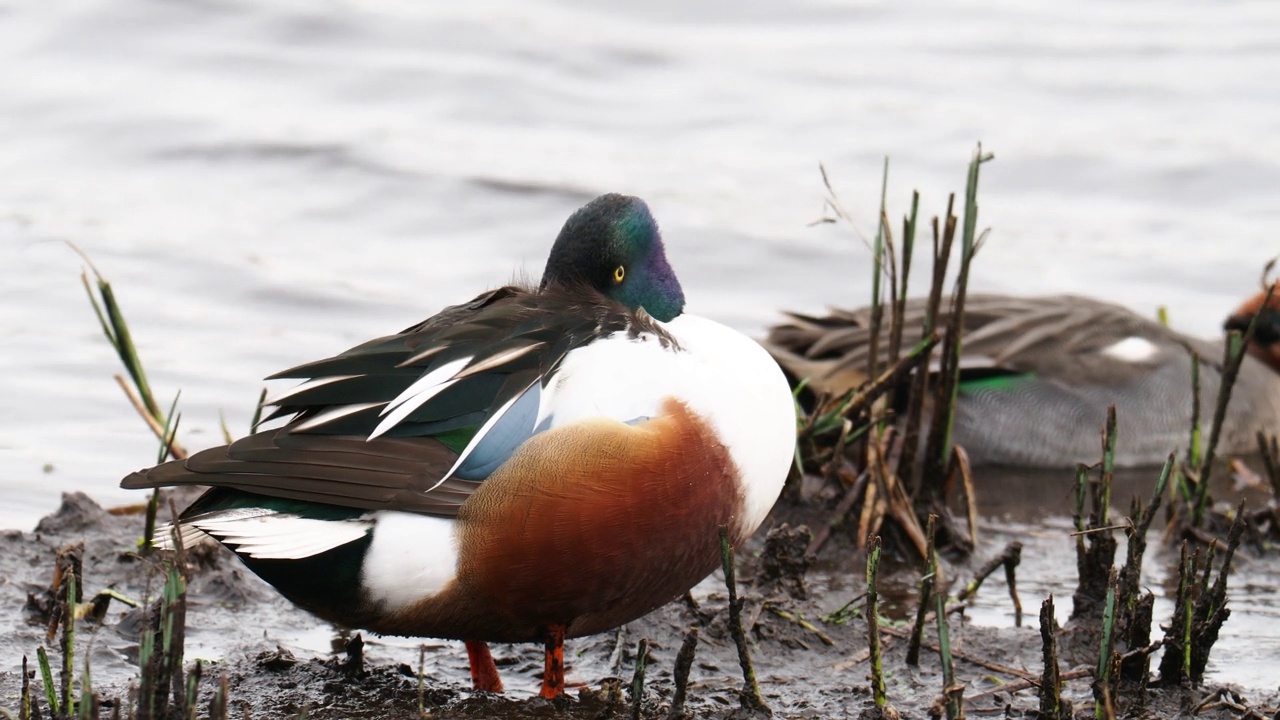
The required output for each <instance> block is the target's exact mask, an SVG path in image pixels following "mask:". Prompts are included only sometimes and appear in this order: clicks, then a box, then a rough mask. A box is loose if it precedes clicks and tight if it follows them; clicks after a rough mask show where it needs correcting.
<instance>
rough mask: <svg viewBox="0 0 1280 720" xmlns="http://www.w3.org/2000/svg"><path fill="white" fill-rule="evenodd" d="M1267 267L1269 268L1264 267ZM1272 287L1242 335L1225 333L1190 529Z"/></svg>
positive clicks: (1199, 517)
mask: <svg viewBox="0 0 1280 720" xmlns="http://www.w3.org/2000/svg"><path fill="white" fill-rule="evenodd" d="M1268 267H1270V266H1268ZM1275 289H1276V286H1275V284H1271V285H1268V286H1267V292H1266V296H1265V297H1264V298H1263V301H1262V304H1260V305H1259V306H1258V309H1257V310H1256V311H1254V314H1253V317H1252V318H1250V319H1249V326H1248V327H1247V328H1245V331H1244V333H1243V334H1241V333H1240V331H1239V330H1231V331H1230V332H1228V333H1227V342H1226V344H1225V346H1224V347H1223V358H1222V377H1221V379H1220V381H1219V385H1218V398H1217V403H1216V404H1215V405H1214V409H1213V427H1212V429H1211V430H1210V431H1209V444H1208V446H1207V447H1206V448H1205V452H1204V459H1203V461H1202V462H1201V463H1200V464H1199V465H1197V466H1195V469H1196V471H1197V472H1196V496H1195V506H1194V509H1193V510H1192V515H1191V526H1192V527H1193V528H1199V527H1200V526H1201V525H1202V524H1203V522H1204V509H1205V506H1206V505H1207V504H1208V501H1209V478H1210V476H1211V475H1212V474H1213V460H1214V455H1215V453H1216V452H1217V450H1218V439H1219V437H1220V436H1221V435H1222V421H1223V419H1224V418H1225V417H1226V415H1227V403H1228V402H1230V400H1231V391H1232V390H1233V389H1234V388H1235V384H1236V378H1237V377H1239V375H1240V365H1241V364H1242V363H1244V356H1245V350H1246V348H1247V347H1248V346H1249V343H1251V342H1253V336H1254V333H1255V332H1256V331H1257V328H1258V316H1259V315H1261V314H1262V311H1263V310H1264V309H1265V308H1267V307H1268V306H1270V304H1271V296H1272V294H1273V293H1274V292H1275Z"/></svg>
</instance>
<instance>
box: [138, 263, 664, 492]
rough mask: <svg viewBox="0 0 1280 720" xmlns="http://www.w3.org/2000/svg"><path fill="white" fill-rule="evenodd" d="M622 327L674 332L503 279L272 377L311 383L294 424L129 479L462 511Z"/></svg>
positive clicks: (300, 390) (278, 402)
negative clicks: (593, 350)
mask: <svg viewBox="0 0 1280 720" xmlns="http://www.w3.org/2000/svg"><path fill="white" fill-rule="evenodd" d="M623 331H627V332H633V333H639V332H652V333H655V334H657V335H658V336H659V337H662V338H666V335H665V333H664V332H663V331H662V330H661V329H660V328H659V327H658V326H657V325H655V324H654V323H653V322H652V321H651V320H649V319H648V317H647V316H645V315H644V314H643V313H639V314H637V313H633V312H631V311H629V310H628V309H626V308H625V307H623V306H622V305H619V304H617V303H613V302H611V301H608V300H607V299H605V298H603V297H602V296H599V295H592V296H585V295H582V294H571V293H561V292H557V291H554V290H553V291H550V292H547V291H543V292H534V291H531V290H526V289H523V288H517V287H504V288H500V289H498V290H494V291H492V292H489V293H485V294H483V295H480V296H479V297H477V298H475V299H474V300H472V301H470V302H468V303H464V304H462V305H455V306H453V307H450V308H447V309H445V310H444V311H442V312H441V313H439V314H437V315H435V316H433V317H432V318H430V319H428V320H426V321H425V322H423V323H421V324H418V325H415V326H413V327H410V328H408V329H406V330H404V331H403V332H400V333H398V334H396V335H391V336H388V337H383V338H378V339H375V340H371V341H369V342H366V343H363V344H361V345H358V346H356V347H354V348H351V349H350V350H347V351H346V352H343V353H340V354H338V355H335V356H333V357H331V358H326V359H324V360H319V361H316V362H312V363H307V364H305V365H300V366H298V367H295V368H292V369H290V370H286V371H284V372H282V373H278V374H276V375H274V376H272V377H273V378H297V379H302V380H305V382H303V383H302V384H301V385H299V386H298V387H296V388H294V389H293V390H290V391H287V392H285V393H283V394H281V395H280V396H278V398H277V399H275V400H274V402H273V403H272V404H274V405H275V406H276V408H277V409H276V411H275V412H274V413H273V414H272V417H281V416H292V419H291V420H290V421H289V423H288V424H287V425H285V426H284V427H282V428H278V429H273V430H266V431H261V432H257V433H254V434H253V435H250V436H248V437H245V438H242V439H240V440H238V441H236V442H234V443H231V444H230V445H227V446H223V447H217V448H212V449H209V450H205V451H203V452H200V453H197V454H195V455H193V456H191V457H190V458H188V459H186V460H181V461H173V462H169V463H165V464H163V465H159V466H157V467H155V468H151V469H149V470H143V471H140V472H137V473H133V474H131V475H129V476H128V477H126V478H125V479H124V480H123V481H122V483H121V485H122V486H123V487H126V488H149V487H160V486H166V485H211V486H215V487H227V488H235V489H238V490H243V491H246V492H252V493H257V494H261V495H267V496H272V497H279V498H288V499H292V500H304V501H310V502H318V503H325V504H331V505H340V506H345V507H351V508H360V509H370V510H374V509H394V510H403V511H408V512H419V513H427V514H434V515H454V514H456V513H457V509H458V507H459V506H460V505H461V504H462V502H463V501H465V500H466V498H467V497H468V496H469V495H470V494H471V492H472V491H473V490H474V488H475V487H476V486H477V485H478V483H479V481H481V480H483V476H484V475H486V474H487V471H488V470H489V469H491V468H492V467H493V466H494V463H495V461H496V460H498V461H500V460H501V459H502V457H503V453H509V452H510V451H512V450H514V448H515V447H516V446H518V444H519V442H521V441H522V439H523V438H526V437H528V436H529V435H531V434H532V433H534V432H536V431H537V429H535V428H534V427H533V415H536V413H530V412H528V409H529V406H530V404H532V406H533V407H534V408H535V409H536V400H537V393H538V392H540V389H541V386H542V384H543V383H544V382H545V380H546V378H548V376H549V375H550V374H551V373H553V372H554V371H555V370H556V368H557V367H558V366H559V365H560V363H561V362H562V361H563V360H564V358H565V356H566V355H567V354H568V353H569V352H570V351H572V350H573V349H575V348H578V347H581V346H583V345H585V344H587V343H589V342H590V341H591V340H593V339H595V338H598V337H602V336H607V335H610V334H613V333H616V332H623ZM666 339H667V340H669V338H666ZM521 400H524V401H525V402H519V401H521ZM513 407H514V408H518V409H519V411H517V412H509V410H511V409H512V408H513ZM397 408H399V410H398V413H399V415H400V416H401V417H399V418H398V419H397V417H396V414H397ZM471 458H474V461H473V462H472V464H471V465H468V460H469V459H471ZM495 459H496V460H495Z"/></svg>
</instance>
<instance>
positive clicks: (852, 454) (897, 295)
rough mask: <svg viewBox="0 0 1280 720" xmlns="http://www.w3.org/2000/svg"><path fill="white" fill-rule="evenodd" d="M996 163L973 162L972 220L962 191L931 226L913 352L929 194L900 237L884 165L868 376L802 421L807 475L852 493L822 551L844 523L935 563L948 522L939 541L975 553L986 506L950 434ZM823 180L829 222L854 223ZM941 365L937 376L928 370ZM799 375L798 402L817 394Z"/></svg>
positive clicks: (818, 540)
mask: <svg viewBox="0 0 1280 720" xmlns="http://www.w3.org/2000/svg"><path fill="white" fill-rule="evenodd" d="M992 157H993V156H992V155H990V154H989V153H985V152H983V150H982V147H981V146H980V145H979V146H978V148H977V150H976V151H975V153H974V155H973V157H972V159H971V160H970V162H969V168H968V174H967V182H966V187H965V194H964V200H963V207H962V213H963V215H962V218H959V217H957V216H956V214H955V208H956V198H955V196H954V195H952V196H951V197H950V198H949V199H948V202H947V206H946V210H945V212H944V214H943V215H941V216H939V217H934V218H933V219H932V221H931V222H930V223H929V229H930V232H931V239H932V246H931V249H932V252H931V254H930V258H929V259H931V260H932V274H931V277H930V285H929V295H928V302H927V308H926V311H925V313H924V315H923V319H922V323H923V326H922V327H921V332H920V335H919V336H920V337H921V338H922V340H921V341H920V342H919V343H917V344H916V345H915V346H913V347H910V348H903V347H902V345H903V338H904V336H905V332H904V331H905V328H906V323H907V318H906V304H907V296H908V292H909V289H910V286H911V269H912V266H913V263H915V262H916V255H917V242H918V240H917V234H918V231H919V226H920V215H919V206H920V196H919V193H918V192H917V193H913V194H912V198H911V209H910V212H909V213H908V214H907V215H906V216H905V217H904V218H903V220H902V224H901V234H900V236H899V239H898V240H897V241H895V238H894V233H893V230H892V224H891V222H890V220H889V216H888V213H887V210H886V209H885V195H886V187H887V184H888V168H889V165H888V161H887V160H886V161H885V166H884V178H883V182H882V189H881V202H880V213H879V222H878V224H877V228H876V235H875V239H874V241H873V243H872V253H873V264H872V270H871V272H872V293H871V305H870V309H869V314H868V330H867V336H868V342H869V347H868V349H867V352H866V362H865V366H864V367H850V368H846V369H845V370H847V372H848V373H849V374H851V375H853V376H859V377H862V378H863V380H864V381H863V382H862V383H861V384H860V385H858V386H857V387H855V388H853V389H851V390H849V391H847V392H845V393H842V394H839V395H831V394H824V393H822V392H817V393H815V395H816V397H814V398H813V400H812V402H811V403H810V404H809V407H808V409H807V411H806V412H805V413H804V414H803V417H802V418H801V419H800V422H799V431H798V435H797V438H798V444H797V458H796V469H797V470H798V471H799V473H801V474H803V473H805V472H816V473H818V474H819V475H821V476H823V477H824V478H826V480H827V481H828V482H829V483H832V484H837V485H839V486H840V487H841V488H842V489H843V490H842V492H843V497H842V498H841V500H840V501H839V502H838V503H837V505H836V507H835V509H834V512H833V513H832V516H831V519H830V521H829V522H828V523H827V525H826V526H825V527H820V528H819V529H818V532H817V533H816V534H815V536H814V541H813V544H812V545H811V547H810V552H811V553H817V552H818V550H820V549H821V547H822V546H823V544H824V543H825V542H826V541H827V539H828V538H829V537H830V534H831V532H832V530H833V529H834V528H835V527H838V526H842V525H848V526H850V527H851V531H850V533H851V535H852V537H854V538H855V539H856V541H857V543H858V544H859V546H860V547H865V545H864V543H865V540H866V539H867V538H870V537H874V536H877V535H883V536H885V538H886V540H891V541H892V542H891V545H892V547H893V549H894V550H895V551H898V550H901V549H907V550H908V551H910V552H912V553H913V554H914V555H915V556H916V557H918V558H925V557H926V556H927V552H928V550H927V547H926V539H925V532H924V529H923V524H924V520H925V518H927V517H928V516H929V515H937V516H938V517H939V521H938V535H939V538H940V540H941V542H942V544H944V545H945V546H946V547H947V548H948V550H949V551H952V552H960V553H962V554H964V553H968V552H970V551H971V550H972V549H973V544H974V538H975V526H974V523H975V521H976V511H975V510H974V503H973V498H974V496H973V485H972V476H971V473H970V472H969V463H968V459H967V457H966V455H965V453H964V450H963V448H959V447H956V446H953V444H952V442H951V428H952V417H953V413H954V407H955V401H956V397H957V393H958V388H959V380H960V350H961V330H962V328H963V324H964V307H965V296H966V292H967V288H968V282H969V272H970V266H971V264H972V262H973V260H974V257H975V256H976V255H977V252H978V250H979V249H980V247H981V245H982V242H983V240H984V238H985V233H980V232H979V231H978V201H977V192H978V180H979V175H980V170H981V167H982V165H983V163H985V162H987V161H989V160H991V159H992ZM823 182H824V184H825V186H826V188H827V193H828V196H827V200H826V207H827V210H828V214H827V215H825V216H824V217H823V219H822V220H820V222H831V223H835V222H847V223H850V224H852V222H853V221H852V219H851V216H850V214H849V213H848V212H847V211H846V210H845V209H844V207H843V206H842V205H841V203H840V200H839V198H838V196H837V195H836V193H835V191H834V189H832V186H831V182H830V179H829V178H828V177H827V175H826V172H825V170H824V171H823ZM957 251H958V253H957ZM957 254H958V259H957V258H955V256H956V255H957ZM953 260H955V261H956V266H957V272H956V279H955V282H954V285H953V286H952V289H951V291H950V295H949V300H948V301H947V306H946V309H945V311H944V309H943V301H944V296H947V291H946V289H945V287H946V278H947V276H948V272H949V270H950V269H951V267H952V263H953ZM886 285H887V287H886ZM886 307H887V309H888V313H887V317H886V312H885V311H886ZM935 360H936V364H937V366H938V368H939V369H938V371H937V372H926V371H921V370H922V369H926V368H930V367H931V365H934V364H935ZM799 380H800V381H799V383H798V384H797V388H796V392H797V396H800V395H801V394H802V393H805V392H806V391H807V390H808V381H807V380H806V379H803V378H801V379H799ZM904 385H905V387H906V389H905V400H903V401H901V402H899V403H893V402H890V399H891V398H892V396H895V395H898V396H900V395H902V394H903V386H904ZM899 399H900V400H901V398H899ZM895 404H896V405H897V408H896V409H895V407H894V405H895ZM954 486H959V487H960V488H962V491H963V494H964V497H965V498H966V501H967V503H966V504H967V506H968V511H967V512H966V514H965V515H966V516H965V519H964V521H963V522H957V521H955V520H954V519H953V516H952V514H951V512H950V509H949V506H948V503H947V499H948V498H947V496H948V489H949V488H951V487H954Z"/></svg>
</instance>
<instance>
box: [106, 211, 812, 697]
mask: <svg viewBox="0 0 1280 720" xmlns="http://www.w3.org/2000/svg"><path fill="white" fill-rule="evenodd" d="M273 377H275V378H300V379H305V382H303V383H302V384H300V385H298V386H297V387H295V388H293V389H292V390H289V391H287V392H284V393H282V394H280V395H278V396H276V397H274V398H273V399H272V400H271V401H270V404H272V405H274V406H275V407H276V408H277V409H276V410H275V413H274V415H273V417H280V416H286V417H289V418H290V419H289V420H288V423H287V424H286V425H284V426H283V427H281V428H278V429H272V430H263V431H260V432H256V433H254V434H252V435H250V436H248V437H245V438H243V439H241V440H238V441H236V442H234V443H231V444H230V445H227V446H223V447H217V448H213V449H210V450H205V451H203V452H200V453H197V454H195V455H193V456H191V457H190V458H188V459H186V460H184V461H173V462H168V463H165V464H162V465H159V466H156V467H153V468H151V469H148V470H142V471H140V472H137V473H134V474H132V475H129V476H128V477H126V478H125V479H124V481H123V482H122V485H123V486H124V487H126V488H150V487H159V486H168V485H209V486H212V489H210V490H209V491H208V492H206V493H205V494H204V495H202V496H201V497H200V498H199V499H198V500H196V501H195V502H194V503H193V504H192V505H191V507H189V508H188V509H187V510H186V511H185V512H184V513H183V514H182V516H181V517H180V518H179V520H178V524H179V525H180V527H181V528H182V533H183V535H184V537H190V538H192V539H194V538H196V537H198V536H204V535H208V536H211V537H213V538H215V539H217V540H218V541H219V542H221V543H222V544H224V545H226V546H227V547H228V548H230V549H231V550H232V551H234V552H235V553H236V554H237V555H238V556H239V557H240V558H241V559H242V560H243V561H244V563H245V564H246V565H247V566H248V567H249V568H250V569H251V570H253V571H254V572H255V573H257V574H258V575H259V576H260V577H262V578H263V579H264V580H266V581H267V582H269V583H271V584H272V585H274V586H275V587H276V588H277V589H278V590H279V591H280V592H281V593H282V594H283V595H284V596H285V597H287V598H288V599H290V600H291V601H293V602H294V603H296V604H298V605H299V606H301V607H303V608H304V609H306V610H308V611H310V612H312V613H314V614H316V615H318V616H320V617H322V618H325V619H327V620H331V621H333V622H336V623H338V624H341V625H344V626H347V627H353V628H363V629H367V630H371V631H373V632H378V633H384V634H390V635H409V636H425V637H439V638H454V639H460V640H465V641H467V643H466V647H467V651H468V655H469V658H470V661H471V673H472V679H473V682H474V684H475V686H476V687H477V688H478V689H484V690H489V691H500V690H501V689H502V683H501V680H500V679H499V677H498V674H497V669H496V668H495V667H494V664H493V660H492V658H491V656H490V654H489V650H488V647H487V645H486V644H485V643H486V641H493V642H527V641H542V642H545V644H546V672H545V674H544V676H543V681H542V691H541V694H542V695H543V696H546V697H554V696H556V695H558V694H559V693H560V692H561V691H562V689H563V687H564V665H563V643H564V638H566V637H575V636H581V635H589V634H592V633H598V632H603V631H606V630H609V629H611V628H614V627H617V626H619V625H621V624H623V623H626V622H630V621H631V620H634V619H636V618H638V617H640V616H642V615H644V614H645V613H648V612H649V611H651V610H653V609H655V608H657V607H659V606H660V605H662V604H664V603H666V602H668V601H670V600H671V599H673V598H675V597H678V596H679V595H680V594H682V593H684V592H685V591H687V590H688V589H689V588H690V587H692V586H693V585H694V584H696V583H697V582H698V581H699V580H701V579H702V578H703V577H705V576H706V575H708V574H709V573H710V572H711V571H712V570H714V569H715V568H716V567H717V566H718V565H719V558H720V554H719V535H718V534H719V529H720V528H721V527H726V528H727V529H728V531H729V535H730V538H731V541H732V542H734V543H741V542H743V541H744V540H746V539H747V538H748V537H749V536H750V535H751V534H752V533H753V532H754V531H755V530H756V528H757V527H758V526H759V525H760V523H761V522H762V521H763V520H764V518H765V515H766V514H767V513H768V512H769V509H770V508H771V507H772V505H773V503H774V501H775V500H776V499H777V496H778V493H779V492H780V490H781V488H782V484H783V481H784V479H785V477H786V475H787V471H788V467H789V464H790V462H791V458H792V452H793V448H794V443H795V413H794V408H793V403H792V399H791V394H790V390H789V388H788V387H787V383H786V379H785V378H784V376H783V374H782V372H781V370H780V369H779V368H778V366H777V364H776V363H775V362H774V361H773V360H772V359H771V358H770V357H769V355H768V354H767V353H766V352H765V351H764V350H763V349H762V348H761V347H760V346H759V345H758V344H757V343H755V342H754V341H752V340H751V339H749V338H747V337H745V336H743V335H741V334H739V333H737V332H735V331H733V330H730V329H729V328H727V327H724V326H722V325H719V324H717V323H714V322H711V321H710V320H705V319H703V318H699V317H695V316H693V315H689V314H687V313H685V312H684V294H683V291H682V290H681V288H680V283H679V282H678V281H677V280H676V277H675V274H674V273H673V272H672V270H671V267H670V265H668V263H667V258H666V255H665V252H664V250H663V244H662V240H661V237H660V235H659V233H658V227H657V224H656V223H655V222H654V219H653V217H652V216H651V215H650V214H649V209H648V208H647V207H646V205H645V204H644V202H643V201H641V200H639V199H637V198H633V197H626V196H622V195H604V196H601V197H599V198H597V199H595V200H593V201H592V202H590V203H589V204H587V205H586V206H585V207H583V208H581V209H579V210H578V211H577V212H575V213H574V214H573V215H572V216H571V217H570V218H569V220H568V221H567V222H566V223H565V225H564V228H563V229H562V230H561V232H560V235H559V237H558V238H557V239H556V241H555V245H554V246H553V247H552V249H551V255H550V257H549V259H548V260H547V265H546V270H545V272H544V274H543V277H542V282H541V284H540V285H539V286H538V287H537V288H526V287H518V286H511V287H503V288H499V289H497V290H494V291H492V292H487V293H484V294H482V295H480V296H478V297H476V298H475V299H474V300H471V301H470V302H467V303H463V304H461V305H455V306H453V307H449V308H446V309H445V310H443V311H441V312H440V313H439V314H438V315H436V316H435V317H432V318H430V319H428V320H426V321H424V322H422V323H421V324H419V325H415V326H414V327H411V328H409V329H407V330H405V331H403V332H401V333H399V334H397V335H391V336H388V337H382V338H378V339H376V340H371V341H369V342H366V343H364V344H362V345H358V346H356V347H354V348H352V349H350V350H347V351H346V352H343V353H341V354H339V355H336V356H334V357H331V358H327V359H324V360H319V361H316V362H312V363H308V364H306V365H301V366H299V367H296V368H294V369H292V370H286V371H285V372H282V373H279V374H277V375H275V376H273Z"/></svg>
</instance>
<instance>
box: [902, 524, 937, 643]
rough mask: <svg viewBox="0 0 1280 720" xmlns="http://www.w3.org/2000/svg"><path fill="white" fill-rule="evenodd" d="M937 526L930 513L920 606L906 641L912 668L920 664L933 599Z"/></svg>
mask: <svg viewBox="0 0 1280 720" xmlns="http://www.w3.org/2000/svg"><path fill="white" fill-rule="evenodd" d="M937 525H938V516H937V515H934V514H932V513H930V515H929V520H928V522H927V523H926V526H925V539H926V541H927V543H928V548H929V550H928V553H929V554H928V561H927V563H926V564H925V570H924V575H923V576H922V577H921V578H920V604H919V605H918V606H916V621H915V623H914V624H913V625H912V626H911V639H910V640H908V641H907V664H908V665H911V666H913V667H915V666H918V665H919V664H920V641H921V639H922V638H923V636H924V620H925V616H927V615H928V614H929V603H930V601H931V600H932V599H933V586H934V581H935V580H936V579H937V576H938V549H937V546H936V545H935V544H934V542H935V538H936V533H937Z"/></svg>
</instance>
